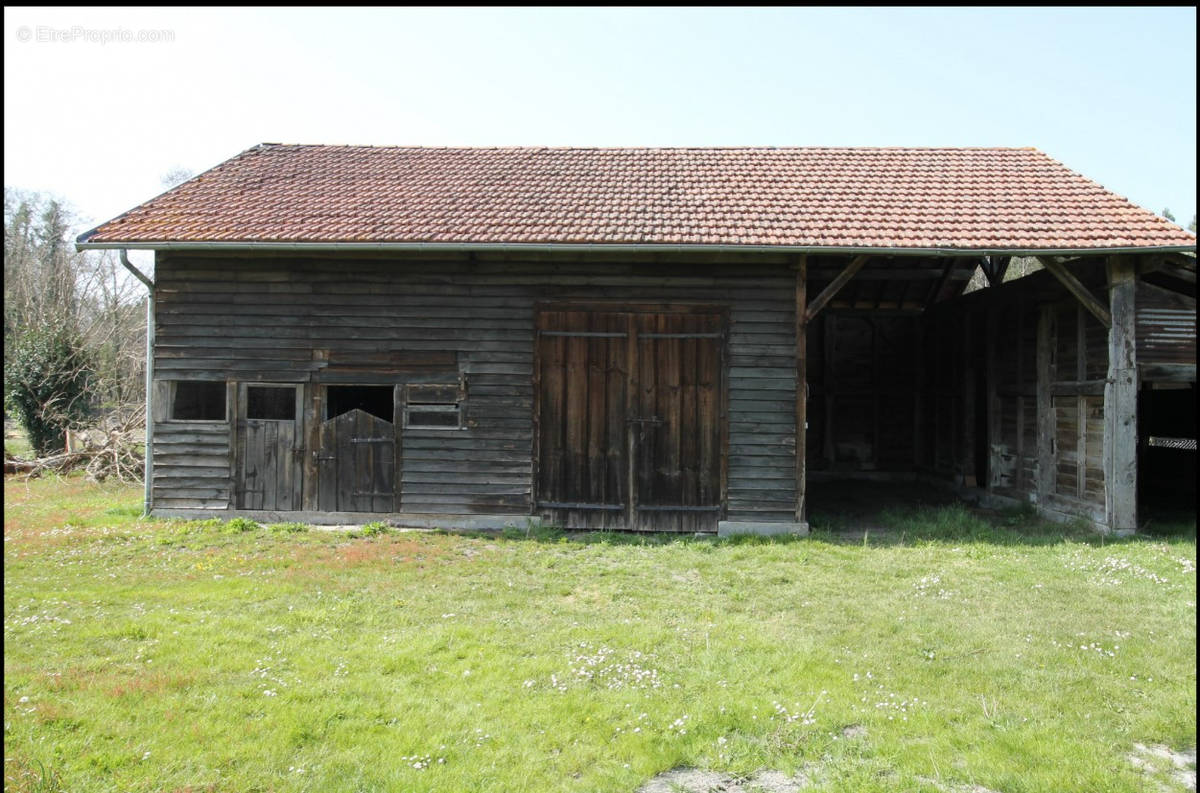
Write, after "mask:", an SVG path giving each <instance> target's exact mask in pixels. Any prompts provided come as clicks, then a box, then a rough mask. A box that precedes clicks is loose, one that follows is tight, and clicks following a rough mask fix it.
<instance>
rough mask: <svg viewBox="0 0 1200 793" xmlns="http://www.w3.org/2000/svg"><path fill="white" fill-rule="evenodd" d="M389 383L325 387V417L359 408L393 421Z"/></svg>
mask: <svg viewBox="0 0 1200 793" xmlns="http://www.w3.org/2000/svg"><path fill="white" fill-rule="evenodd" d="M392 401H393V397H392V387H391V386H390V385H331V386H328V387H326V389H325V418H327V419H331V418H335V417H337V416H340V415H342V414H343V413H349V412H350V411H351V410H361V411H363V412H365V413H370V414H371V415H372V416H375V417H376V418H380V419H383V420H384V421H389V422H390V421H393V420H394V417H393V412H392Z"/></svg>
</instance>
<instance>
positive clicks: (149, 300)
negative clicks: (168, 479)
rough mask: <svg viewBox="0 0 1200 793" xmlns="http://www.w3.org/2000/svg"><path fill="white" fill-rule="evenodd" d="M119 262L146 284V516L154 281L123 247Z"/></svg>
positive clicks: (150, 494) (150, 493)
mask: <svg viewBox="0 0 1200 793" xmlns="http://www.w3.org/2000/svg"><path fill="white" fill-rule="evenodd" d="M118 253H119V254H120V258H121V264H122V265H123V266H124V267H125V269H126V270H128V271H129V272H131V273H133V275H134V277H135V278H137V279H138V280H139V281H141V282H142V283H143V284H145V285H146V290H147V295H146V463H145V469H144V475H143V478H144V479H145V481H146V495H145V505H144V514H145V515H146V516H147V517H148V516H149V515H150V510H151V509H152V508H153V507H154V490H153V483H154V282H153V281H151V280H150V279H149V278H147V277H146V275H145V274H144V273H142V271H141V270H139V269H138V268H136V267H134V266H133V263H132V262H131V261H129V253H128V251H126V250H125V249H124V248H122V249H120V251H118Z"/></svg>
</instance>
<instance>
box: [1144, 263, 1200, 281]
mask: <svg viewBox="0 0 1200 793" xmlns="http://www.w3.org/2000/svg"><path fill="white" fill-rule="evenodd" d="M1150 273H1162V274H1163V275H1168V276H1170V277H1171V278H1177V279H1179V280H1180V281H1183V282H1185V283H1189V284H1194V283H1196V271H1195V270H1192V269H1188V268H1187V267H1180V266H1179V265H1177V264H1171V263H1170V262H1167V261H1166V260H1164V259H1159V260H1157V261H1151V262H1150V263H1148V264H1146V265H1143V266H1140V267H1138V275H1147V274H1150Z"/></svg>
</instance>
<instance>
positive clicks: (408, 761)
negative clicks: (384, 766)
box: [400, 754, 446, 771]
mask: <svg viewBox="0 0 1200 793" xmlns="http://www.w3.org/2000/svg"><path fill="white" fill-rule="evenodd" d="M400 761H401V762H403V763H404V764H405V765H407V766H410V767H412V768H414V769H416V770H417V771H424V770H425V769H426V768H429V766H430V764H431V763H433V755H428V754H414V755H412V756H411V757H409V756H404V757H401V758H400ZM437 761H438V763H445V762H446V758H444V757H439V758H438V760H437Z"/></svg>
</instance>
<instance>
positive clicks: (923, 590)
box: [913, 575, 954, 600]
mask: <svg viewBox="0 0 1200 793" xmlns="http://www.w3.org/2000/svg"><path fill="white" fill-rule="evenodd" d="M941 583H942V577H941V576H939V575H927V576H922V578H921V580H919V581H917V583H915V584H913V595H914V596H915V597H929V598H935V599H937V600H949V599H950V598H952V597H954V591H953V590H950V589H944V588H942V587H941V586H939V584H941Z"/></svg>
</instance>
